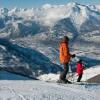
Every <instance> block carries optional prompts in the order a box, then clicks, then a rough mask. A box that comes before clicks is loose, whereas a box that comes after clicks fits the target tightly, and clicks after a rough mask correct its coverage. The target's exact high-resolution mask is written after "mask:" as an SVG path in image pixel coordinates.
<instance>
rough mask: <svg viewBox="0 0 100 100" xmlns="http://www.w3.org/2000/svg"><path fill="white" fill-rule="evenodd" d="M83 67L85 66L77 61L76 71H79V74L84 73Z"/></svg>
mask: <svg viewBox="0 0 100 100" xmlns="http://www.w3.org/2000/svg"><path fill="white" fill-rule="evenodd" d="M83 69H84V67H83V65H82V63H77V68H76V72H77V73H78V75H81V74H83Z"/></svg>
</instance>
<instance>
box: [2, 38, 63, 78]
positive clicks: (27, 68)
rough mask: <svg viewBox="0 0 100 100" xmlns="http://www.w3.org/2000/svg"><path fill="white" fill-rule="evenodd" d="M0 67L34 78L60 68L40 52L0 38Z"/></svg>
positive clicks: (54, 71) (55, 71)
mask: <svg viewBox="0 0 100 100" xmlns="http://www.w3.org/2000/svg"><path fill="white" fill-rule="evenodd" d="M0 45H1V47H0V48H1V49H0V69H1V70H6V71H10V72H13V73H17V74H22V75H25V76H27V77H31V78H36V76H39V75H41V74H43V73H57V72H58V71H60V70H61V67H59V66H58V65H57V64H54V63H52V62H51V61H50V60H49V59H48V57H46V56H45V55H43V54H42V53H40V52H38V51H36V50H34V49H31V48H25V47H21V46H18V45H17V44H13V43H11V42H10V41H8V40H6V39H0Z"/></svg>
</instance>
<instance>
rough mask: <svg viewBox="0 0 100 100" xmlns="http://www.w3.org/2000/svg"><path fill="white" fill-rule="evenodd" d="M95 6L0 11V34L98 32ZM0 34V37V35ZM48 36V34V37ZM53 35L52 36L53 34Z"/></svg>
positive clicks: (99, 16)
mask: <svg viewBox="0 0 100 100" xmlns="http://www.w3.org/2000/svg"><path fill="white" fill-rule="evenodd" d="M98 8H99V7H98V6H97V5H93V6H91V5H81V4H78V3H68V4H66V5H50V4H45V5H43V6H42V7H41V8H32V9H21V8H14V9H7V8H0V33H1V34H2V35H5V33H6V35H7V36H10V37H21V36H26V35H29V34H31V35H34V34H36V33H41V32H44V33H47V32H49V33H50V34H51V33H54V32H55V33H56V35H57V36H58V37H60V36H62V34H66V33H69V34H70V35H72V36H76V34H85V33H86V34H87V33H90V32H93V33H94V32H95V34H98V33H99V32H100V28H99V27H100V9H98ZM1 34H0V35H1ZM50 34H49V35H50ZM54 35H55V34H54Z"/></svg>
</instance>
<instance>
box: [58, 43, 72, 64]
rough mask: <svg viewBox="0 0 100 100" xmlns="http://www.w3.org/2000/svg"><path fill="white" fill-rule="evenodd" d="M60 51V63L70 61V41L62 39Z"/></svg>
mask: <svg viewBox="0 0 100 100" xmlns="http://www.w3.org/2000/svg"><path fill="white" fill-rule="evenodd" d="M59 53H60V56H59V58H60V63H61V64H65V63H68V62H69V61H70V58H71V54H70V53H69V48H68V43H67V42H66V41H61V42H60V46H59Z"/></svg>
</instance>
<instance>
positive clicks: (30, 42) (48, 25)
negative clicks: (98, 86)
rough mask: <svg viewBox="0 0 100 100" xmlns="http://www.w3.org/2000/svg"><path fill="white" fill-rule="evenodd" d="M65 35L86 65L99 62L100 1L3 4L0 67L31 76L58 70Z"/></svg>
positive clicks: (0, 12) (1, 10)
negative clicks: (25, 5) (29, 5)
mask: <svg viewBox="0 0 100 100" xmlns="http://www.w3.org/2000/svg"><path fill="white" fill-rule="evenodd" d="M64 35H68V36H69V38H70V42H69V48H70V51H71V53H72V54H74V53H75V54H76V56H77V57H78V58H81V59H82V60H83V61H84V62H85V63H86V65H87V66H86V67H87V68H89V67H93V66H97V65H98V66H99V65H100V9H99V5H82V4H78V3H68V4H65V5H50V4H45V5H43V6H42V7H40V8H30V9H29V8H26V9H22V8H14V9H8V8H0V69H1V70H6V71H10V72H14V73H17V74H22V75H26V76H28V77H31V78H34V77H37V76H39V75H42V74H48V73H59V71H61V70H62V68H61V66H60V63H59V48H58V47H59V41H60V39H61V38H62V37H63V36H64ZM72 63H73V64H72V66H73V68H74V70H75V67H76V66H75V65H76V62H74V61H72Z"/></svg>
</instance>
